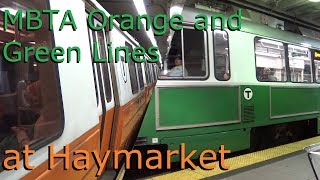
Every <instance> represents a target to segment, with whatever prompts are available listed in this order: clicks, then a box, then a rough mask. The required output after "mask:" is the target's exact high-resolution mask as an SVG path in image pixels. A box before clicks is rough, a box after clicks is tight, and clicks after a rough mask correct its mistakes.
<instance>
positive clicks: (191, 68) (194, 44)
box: [160, 27, 209, 79]
mask: <svg viewBox="0 0 320 180" xmlns="http://www.w3.org/2000/svg"><path fill="white" fill-rule="evenodd" d="M206 37H207V32H205V31H197V30H194V29H190V28H188V27H184V29H183V30H182V31H176V32H175V33H174V35H173V38H172V40H171V43H170V49H169V52H168V56H167V59H166V60H165V62H164V69H163V71H162V72H161V73H160V79H205V78H206V77H208V74H209V73H208V60H207V54H206V53H207V51H206Z"/></svg>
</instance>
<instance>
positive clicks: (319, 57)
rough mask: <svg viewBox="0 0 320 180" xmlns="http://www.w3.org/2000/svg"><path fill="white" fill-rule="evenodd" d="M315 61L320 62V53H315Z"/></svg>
mask: <svg viewBox="0 0 320 180" xmlns="http://www.w3.org/2000/svg"><path fill="white" fill-rule="evenodd" d="M314 60H317V61H320V51H314Z"/></svg>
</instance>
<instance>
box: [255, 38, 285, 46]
mask: <svg viewBox="0 0 320 180" xmlns="http://www.w3.org/2000/svg"><path fill="white" fill-rule="evenodd" d="M259 41H260V42H262V43H267V44H274V45H278V46H283V44H282V43H281V42H277V41H272V40H269V39H260V40H259Z"/></svg>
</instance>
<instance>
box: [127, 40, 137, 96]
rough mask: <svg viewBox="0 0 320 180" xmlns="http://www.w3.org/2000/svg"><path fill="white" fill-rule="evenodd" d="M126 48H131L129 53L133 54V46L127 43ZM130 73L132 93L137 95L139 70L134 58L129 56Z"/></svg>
mask: <svg viewBox="0 0 320 180" xmlns="http://www.w3.org/2000/svg"><path fill="white" fill-rule="evenodd" d="M126 46H127V47H129V52H132V50H133V48H132V46H131V44H129V43H127V42H126ZM128 65H129V73H130V82H131V90H132V93H133V94H135V93H137V92H138V91H139V87H138V86H139V85H138V79H137V69H136V63H135V62H134V61H133V60H132V57H131V56H129V62H128Z"/></svg>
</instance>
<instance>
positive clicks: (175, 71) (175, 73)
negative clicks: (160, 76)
mask: <svg viewBox="0 0 320 180" xmlns="http://www.w3.org/2000/svg"><path fill="white" fill-rule="evenodd" d="M174 63H175V65H176V66H175V67H174V68H172V69H171V70H170V72H169V73H168V74H167V76H170V77H183V75H185V76H188V71H187V70H186V68H184V67H183V65H182V58H181V57H180V56H179V55H177V56H176V57H175V59H174ZM183 73H184V74H183Z"/></svg>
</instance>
